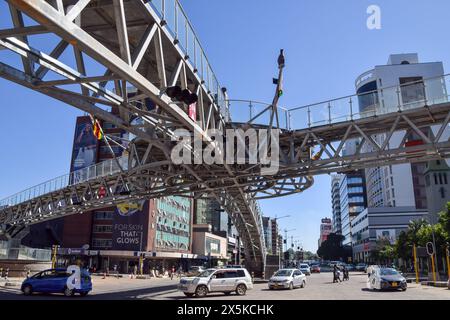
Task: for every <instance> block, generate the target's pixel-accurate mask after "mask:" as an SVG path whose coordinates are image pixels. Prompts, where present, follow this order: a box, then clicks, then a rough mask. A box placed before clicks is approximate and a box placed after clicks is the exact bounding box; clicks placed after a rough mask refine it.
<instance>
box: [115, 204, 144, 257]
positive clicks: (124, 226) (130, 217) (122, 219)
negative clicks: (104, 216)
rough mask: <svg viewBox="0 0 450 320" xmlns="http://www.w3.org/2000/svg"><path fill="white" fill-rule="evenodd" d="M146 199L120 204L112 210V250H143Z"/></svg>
mask: <svg viewBox="0 0 450 320" xmlns="http://www.w3.org/2000/svg"><path fill="white" fill-rule="evenodd" d="M148 206H149V202H148V201H141V202H136V203H128V204H121V205H119V206H118V208H116V210H115V212H114V220H113V235H112V248H111V249H112V250H124V251H145V249H146V245H147V236H148V232H147V231H148V230H147V229H148V224H147V221H146V217H147V216H148V215H146V214H144V212H146V211H148V209H149V207H148Z"/></svg>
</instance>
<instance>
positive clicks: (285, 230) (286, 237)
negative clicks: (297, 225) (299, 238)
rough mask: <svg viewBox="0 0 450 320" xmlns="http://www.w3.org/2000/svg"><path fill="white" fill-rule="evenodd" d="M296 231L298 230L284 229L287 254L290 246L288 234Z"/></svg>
mask: <svg viewBox="0 0 450 320" xmlns="http://www.w3.org/2000/svg"><path fill="white" fill-rule="evenodd" d="M295 230H297V229H289V230H287V229H284V241H285V242H286V251H285V252H287V251H288V245H287V239H288V236H287V234H288V232H292V231H295Z"/></svg>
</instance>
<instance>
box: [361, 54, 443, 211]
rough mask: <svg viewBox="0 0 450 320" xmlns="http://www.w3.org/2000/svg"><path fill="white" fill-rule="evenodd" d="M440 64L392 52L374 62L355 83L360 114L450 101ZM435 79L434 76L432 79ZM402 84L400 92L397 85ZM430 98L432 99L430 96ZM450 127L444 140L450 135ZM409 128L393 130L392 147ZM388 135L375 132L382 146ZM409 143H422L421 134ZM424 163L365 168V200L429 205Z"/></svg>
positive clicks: (433, 131)
mask: <svg viewBox="0 0 450 320" xmlns="http://www.w3.org/2000/svg"><path fill="white" fill-rule="evenodd" d="M443 75H444V67H443V64H442V62H431V63H421V62H419V57H418V54H416V53H412V54H394V55H391V56H390V57H389V60H388V62H387V64H386V65H381V66H376V67H375V68H374V69H372V70H370V71H367V72H365V73H363V74H362V75H361V76H359V77H358V78H357V80H356V82H355V87H356V92H357V94H358V95H359V96H358V103H359V112H360V113H361V115H362V116H363V115H365V114H367V115H373V114H374V113H376V114H382V113H387V112H393V111H396V110H397V109H398V106H399V102H400V103H402V105H404V106H405V107H411V108H413V107H415V106H417V105H419V104H420V105H422V104H423V103H424V102H425V103H427V104H434V103H439V102H444V101H446V99H447V95H446V87H445V83H444V82H443V81H441V79H440V78H439V77H442V76H443ZM428 79H433V80H428ZM394 86H401V87H400V90H398V87H394ZM430 99H432V100H430ZM423 132H424V133H425V134H426V135H432V134H436V133H437V127H433V126H432V127H430V128H429V129H423ZM449 134H450V130H448V128H447V130H446V131H445V133H444V136H445V137H443V139H448V136H449ZM404 135H405V132H402V131H398V132H395V133H394V134H393V136H392V138H391V140H390V144H389V145H388V148H396V147H398V146H399V144H400V143H401V142H402V141H403V137H404ZM386 136H387V134H380V135H376V136H374V137H373V138H374V140H375V141H376V142H377V143H378V144H379V145H382V144H383V143H384V141H385V139H386ZM404 142H405V145H406V146H414V145H420V144H422V143H423V142H422V138H421V137H420V136H419V135H418V134H416V133H411V134H409V135H408V136H407V139H406V140H405V141H404ZM362 149H363V151H364V152H370V151H374V147H373V146H371V145H369V144H367V143H366V144H364V145H363V146H362ZM425 168H426V164H425V163H406V164H398V165H392V166H385V167H375V168H367V169H366V170H365V176H366V181H367V202H368V206H369V207H371V208H372V207H402V206H413V207H415V208H417V209H426V208H427V205H428V204H427V191H426V186H425V178H424V171H425Z"/></svg>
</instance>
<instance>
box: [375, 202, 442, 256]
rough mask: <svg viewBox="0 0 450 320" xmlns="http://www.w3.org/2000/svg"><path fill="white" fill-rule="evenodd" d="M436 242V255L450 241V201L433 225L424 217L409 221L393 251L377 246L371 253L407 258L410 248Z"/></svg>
mask: <svg viewBox="0 0 450 320" xmlns="http://www.w3.org/2000/svg"><path fill="white" fill-rule="evenodd" d="M433 232H434V239H435V242H436V249H437V253H438V255H443V254H444V252H445V247H446V244H447V243H448V242H450V202H448V203H447V208H446V210H444V211H442V212H441V213H440V214H439V222H438V223H437V224H435V225H430V224H429V223H428V221H426V220H425V219H421V220H416V221H411V222H410V223H409V226H408V230H407V231H406V232H404V231H403V232H401V233H400V235H399V237H398V239H397V241H396V243H395V245H394V247H393V252H391V250H390V249H388V248H387V247H383V245H382V244H380V247H378V243H377V248H376V250H375V252H374V253H373V258H374V259H375V258H377V259H382V258H386V257H388V256H393V257H395V258H402V259H409V258H411V254H412V248H413V245H414V244H415V245H416V246H420V247H425V246H426V244H427V242H433Z"/></svg>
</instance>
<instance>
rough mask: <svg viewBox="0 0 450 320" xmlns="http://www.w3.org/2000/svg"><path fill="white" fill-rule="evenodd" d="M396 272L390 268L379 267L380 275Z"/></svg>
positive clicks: (394, 274) (393, 274) (395, 273)
mask: <svg viewBox="0 0 450 320" xmlns="http://www.w3.org/2000/svg"><path fill="white" fill-rule="evenodd" d="M398 274H399V273H398V271H397V270H395V269H392V268H384V269H380V275H382V276H396V275H398Z"/></svg>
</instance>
